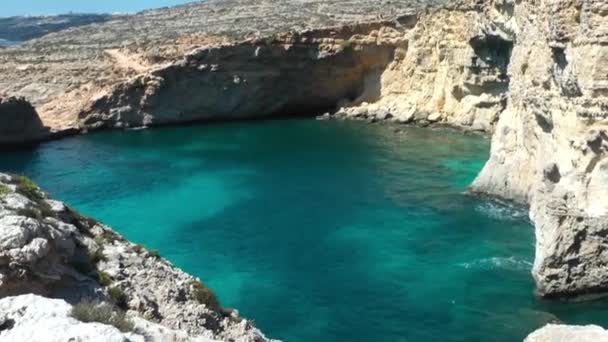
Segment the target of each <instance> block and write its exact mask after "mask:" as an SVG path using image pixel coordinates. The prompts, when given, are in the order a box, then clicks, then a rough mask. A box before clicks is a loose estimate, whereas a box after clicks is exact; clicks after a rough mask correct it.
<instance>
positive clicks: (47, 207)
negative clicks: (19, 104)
mask: <svg viewBox="0 0 608 342" xmlns="http://www.w3.org/2000/svg"><path fill="white" fill-rule="evenodd" d="M0 298H2V299H0V341H68V340H69V341H72V340H78V341H246V342H262V341H269V339H267V338H266V337H265V336H264V335H263V334H262V333H261V332H260V331H259V330H258V329H256V328H255V327H254V326H253V325H252V324H251V322H249V321H247V320H245V319H242V318H240V317H239V315H238V313H237V312H236V311H235V310H229V309H223V308H222V307H221V306H220V304H219V302H218V300H217V299H216V297H215V295H214V294H213V293H212V292H211V290H209V289H208V288H206V287H205V286H204V285H203V284H202V283H201V281H200V280H199V279H196V278H194V277H192V276H190V275H188V274H186V273H184V272H182V271H181V270H179V269H177V268H176V267H174V266H173V265H171V264H170V263H169V262H167V261H166V260H164V259H162V258H161V257H159V255H158V254H157V253H156V252H154V251H150V250H147V249H146V248H144V247H142V246H141V245H136V244H133V243H130V242H129V241H127V240H125V239H124V238H123V237H121V236H120V235H118V234H117V233H115V232H114V231H112V230H111V229H110V228H109V227H107V226H105V225H103V224H101V223H99V222H97V221H95V220H93V219H91V218H87V217H84V216H82V215H80V214H78V213H77V212H75V211H74V210H72V209H70V208H69V207H68V206H66V205H65V204H64V203H61V202H58V201H54V200H51V199H49V198H48V197H47V195H46V194H45V193H43V192H42V191H41V190H40V189H39V188H38V187H37V186H36V185H34V184H33V183H32V182H31V181H30V180H28V179H27V178H24V177H20V176H9V175H6V174H1V173H0Z"/></svg>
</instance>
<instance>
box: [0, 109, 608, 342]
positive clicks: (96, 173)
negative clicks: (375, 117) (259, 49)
mask: <svg viewBox="0 0 608 342" xmlns="http://www.w3.org/2000/svg"><path fill="white" fill-rule="evenodd" d="M399 129H400V130H401V131H396V127H395V126H382V125H367V124H362V123H355V122H317V121H311V120H279V121H262V122H248V123H229V124H215V125H207V126H198V127H171V128H159V129H153V130H145V131H133V132H123V131H113V132H105V133H99V134H91V135H85V136H80V137H75V138H69V139H65V140H61V141H56V142H51V143H47V144H44V145H42V146H40V147H37V148H32V149H24V150H19V151H15V152H5V151H4V152H1V154H0V170H3V171H11V172H18V173H23V174H26V175H28V176H30V177H32V178H33V179H34V180H35V181H37V182H38V183H40V184H41V186H43V187H44V188H45V189H46V190H48V191H49V192H50V193H51V194H52V196H54V197H56V198H58V199H61V200H63V201H66V202H68V203H69V204H71V205H72V206H74V207H76V208H77V209H79V210H81V211H83V212H84V213H87V214H89V215H91V216H94V217H95V218H97V219H99V220H101V221H103V222H105V223H107V224H109V225H111V226H112V227H114V228H115V229H116V230H118V231H119V232H120V233H122V234H124V235H125V236H126V237H128V238H129V239H131V240H133V241H135V242H138V243H143V244H144V245H146V246H148V247H150V248H153V249H157V250H159V252H160V254H161V255H162V256H164V257H166V258H167V259H169V260H170V261H172V262H173V263H174V264H176V265H177V266H180V267H182V268H183V269H184V270H186V271H188V272H190V273H192V274H194V275H196V276H199V277H200V278H201V279H203V280H204V282H205V283H206V284H207V285H208V286H209V287H211V288H212V289H213V290H214V291H215V292H216V293H217V294H218V296H219V298H220V300H221V302H222V304H223V305H224V306H227V307H236V308H238V309H239V310H240V312H241V314H242V315H244V316H246V317H249V318H251V319H253V320H255V322H256V324H257V326H258V327H260V328H261V329H262V330H263V331H264V332H265V333H266V334H267V335H269V336H270V337H274V338H280V339H283V340H285V341H296V342H300V341H517V340H522V338H523V337H524V336H525V335H527V334H528V333H529V332H531V331H532V330H534V329H535V328H538V327H539V326H541V325H543V324H544V323H545V322H547V321H549V320H553V319H557V318H559V319H561V320H563V321H565V322H568V323H607V322H606V320H608V319H607V318H604V317H605V316H606V315H605V314H604V312H605V310H604V308H605V307H606V303H605V302H594V303H583V304H564V303H549V302H543V301H538V300H536V299H535V298H534V296H533V282H532V279H531V276H530V268H531V263H532V260H533V231H532V227H531V226H530V224H529V222H528V221H527V218H526V213H525V211H524V210H522V209H518V208H512V207H508V206H503V205H499V204H497V203H492V202H488V201H483V200H480V199H477V198H474V197H470V196H466V195H463V194H462V192H463V190H465V188H466V186H467V185H468V184H469V183H470V182H471V181H472V180H473V178H474V177H475V175H476V173H477V172H478V171H479V170H480V169H481V167H482V166H483V163H484V161H485V158H486V157H487V155H488V150H489V142H488V141H487V140H486V139H484V138H481V137H478V136H467V135H464V134H462V133H459V132H453V131H449V130H431V129H419V128H403V127H400V128H399Z"/></svg>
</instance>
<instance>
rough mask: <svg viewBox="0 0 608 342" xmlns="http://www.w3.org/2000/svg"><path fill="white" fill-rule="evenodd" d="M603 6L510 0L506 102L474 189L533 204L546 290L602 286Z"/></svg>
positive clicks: (605, 281) (606, 31)
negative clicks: (511, 21) (510, 50)
mask: <svg viewBox="0 0 608 342" xmlns="http://www.w3.org/2000/svg"><path fill="white" fill-rule="evenodd" d="M607 6H608V5H607V4H606V2H605V1H601V0H600V1H596V0H580V1H541V2H533V1H524V2H521V3H518V4H515V3H513V4H512V5H511V12H510V13H511V14H510V15H511V17H512V18H513V19H514V20H515V24H516V25H515V28H516V30H515V31H514V33H515V36H516V40H517V43H516V44H515V45H514V48H513V53H512V58H511V63H510V66H509V74H510V76H511V84H510V89H509V98H508V105H507V108H506V110H505V111H504V112H503V113H502V114H501V116H500V120H499V122H498V124H497V127H496V131H495V133H494V136H493V139H492V153H491V157H490V160H489V162H488V164H487V165H486V167H485V168H484V170H483V171H482V173H481V174H480V175H479V177H478V178H477V180H476V181H475V183H474V184H473V189H475V190H477V191H481V192H484V193H489V194H492V195H497V196H501V197H506V198H509V199H513V200H516V201H521V202H527V203H529V204H530V206H531V218H532V220H533V221H534V224H535V227H536V247H537V248H536V260H535V264H534V277H535V279H536V283H537V289H538V292H539V294H541V295H544V296H557V295H575V294H586V293H591V292H599V291H605V290H606V289H607V286H608V277H607V273H606V270H607V268H606V267H607V266H606V265H607V264H608V254H607V253H608V251H607V250H606V247H605V246H606V243H607V242H608V240H607V235H606V231H608V220H606V218H607V215H608V173H607V172H608V160H607V159H606V153H607V151H608V150H607V147H608V142H607V140H608V136H607V135H606V122H607V121H606V120H607V118H608V62H607V61H608V48H607V47H606V42H608V25H607V24H606V23H607V20H608V7H607Z"/></svg>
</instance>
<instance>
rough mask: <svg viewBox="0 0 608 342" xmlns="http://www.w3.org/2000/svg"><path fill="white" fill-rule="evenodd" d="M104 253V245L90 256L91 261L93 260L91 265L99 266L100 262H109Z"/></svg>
mask: <svg viewBox="0 0 608 342" xmlns="http://www.w3.org/2000/svg"><path fill="white" fill-rule="evenodd" d="M103 252H104V248H103V245H100V246H99V248H97V249H96V250H95V251H94V252H92V253H91V254H89V259H90V260H91V263H93V264H97V263H98V262H100V261H105V260H107V258H106V255H105V254H104V253H103Z"/></svg>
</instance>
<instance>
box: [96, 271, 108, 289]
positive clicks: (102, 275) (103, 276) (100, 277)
mask: <svg viewBox="0 0 608 342" xmlns="http://www.w3.org/2000/svg"><path fill="white" fill-rule="evenodd" d="M97 281H99V285H101V286H103V287H106V286H110V284H112V277H110V275H109V274H107V273H106V272H104V271H98V272H97Z"/></svg>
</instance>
